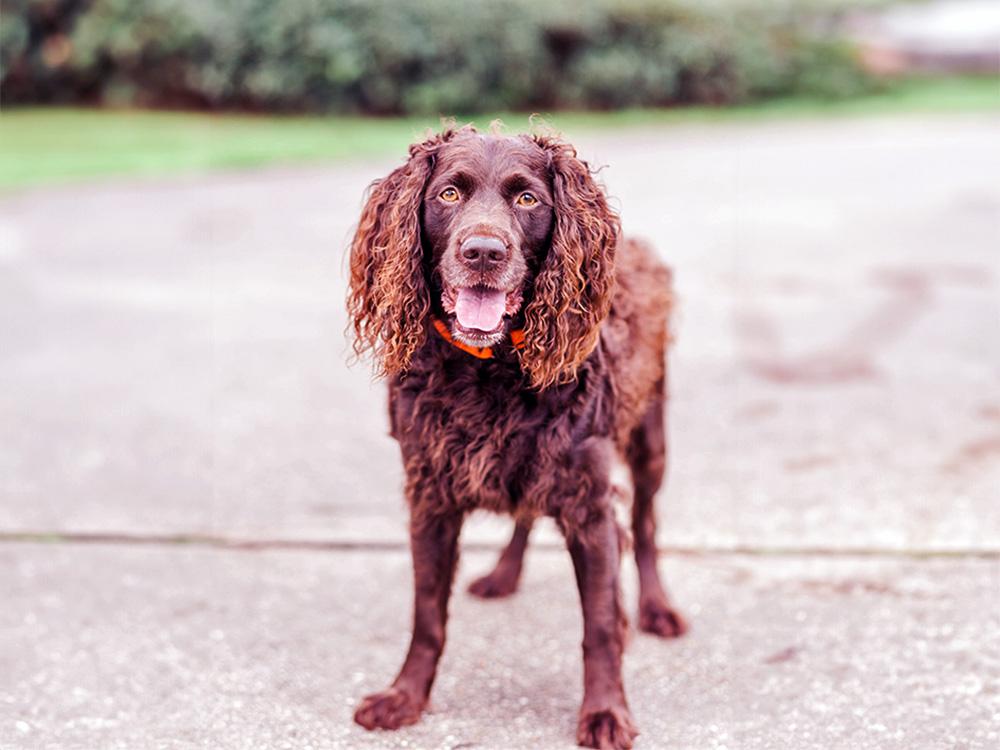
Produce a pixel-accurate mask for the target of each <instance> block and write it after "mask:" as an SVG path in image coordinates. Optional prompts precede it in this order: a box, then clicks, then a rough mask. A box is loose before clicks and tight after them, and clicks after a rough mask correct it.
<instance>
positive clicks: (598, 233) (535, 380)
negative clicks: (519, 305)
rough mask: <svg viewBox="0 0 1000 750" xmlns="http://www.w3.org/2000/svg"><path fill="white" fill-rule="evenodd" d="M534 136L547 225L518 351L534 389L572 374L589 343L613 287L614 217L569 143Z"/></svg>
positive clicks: (593, 340)
mask: <svg viewBox="0 0 1000 750" xmlns="http://www.w3.org/2000/svg"><path fill="white" fill-rule="evenodd" d="M534 141H535V143H537V144H538V145H539V146H541V147H542V148H543V149H545V150H546V151H547V152H548V154H549V158H550V165H551V167H550V169H551V173H552V187H553V195H554V198H555V227H554V228H553V231H552V241H551V244H550V246H549V250H548V255H547V256H546V258H545V261H544V263H543V265H542V268H541V270H540V271H539V273H538V276H537V277H536V278H535V284H534V297H533V298H532V300H531V302H530V303H529V304H528V306H527V308H525V312H524V317H525V321H524V322H525V325H524V343H525V346H524V348H523V349H522V350H521V351H520V357H521V367H522V368H523V369H524V370H525V372H527V373H528V375H529V376H530V378H531V382H532V385H534V386H535V387H536V388H539V389H541V388H546V387H548V386H550V385H554V384H557V383H565V382H568V381H571V380H573V379H574V378H575V377H576V372H577V369H578V368H579V366H580V364H582V363H583V361H584V360H585V359H586V358H587V356H588V355H589V354H590V353H591V352H592V351H593V350H594V347H595V346H596V345H597V340H598V336H599V334H600V325H601V322H602V321H603V320H604V318H605V317H607V314H608V310H609V309H610V307H611V297H612V294H613V293H614V260H615V249H616V248H617V245H618V237H619V233H620V224H619V220H618V216H617V215H616V214H615V213H614V212H613V211H612V210H611V209H610V208H609V207H608V202H607V199H606V197H605V195H604V191H603V190H602V189H601V188H600V187H598V185H597V184H596V183H595V182H594V179H593V177H592V176H591V174H590V169H589V167H588V166H587V164H586V163H585V162H583V161H581V160H580V159H578V158H577V156H576V150H575V149H574V148H573V147H572V146H570V145H569V144H567V143H563V142H562V141H559V140H557V139H554V138H549V137H545V136H535V137H534Z"/></svg>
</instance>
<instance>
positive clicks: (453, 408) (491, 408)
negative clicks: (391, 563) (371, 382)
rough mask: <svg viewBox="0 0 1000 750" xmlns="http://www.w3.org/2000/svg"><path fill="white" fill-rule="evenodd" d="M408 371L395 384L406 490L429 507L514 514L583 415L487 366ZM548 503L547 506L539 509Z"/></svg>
mask: <svg viewBox="0 0 1000 750" xmlns="http://www.w3.org/2000/svg"><path fill="white" fill-rule="evenodd" d="M447 374H448V373H433V374H431V375H429V376H425V377H419V376H417V377H409V378H407V380H406V381H404V382H403V383H400V384H394V386H393V390H392V391H391V413H392V420H393V432H394V435H395V436H396V437H397V439H398V440H399V442H400V446H401V448H402V453H403V460H404V464H405V469H406V479H407V495H408V497H409V500H410V502H411V503H413V504H416V505H420V506H423V507H425V508H434V507H436V508H441V509H447V508H455V509H466V510H468V509H474V508H485V509H488V510H493V511H498V512H510V513H516V512H518V511H519V510H525V508H524V507H523V502H524V499H525V498H526V497H527V496H529V495H530V494H531V493H530V489H531V487H532V485H534V484H535V483H536V482H537V480H538V474H539V471H544V470H545V465H546V464H548V463H551V462H552V461H558V460H560V455H559V454H560V453H565V452H566V451H568V450H569V449H570V444H569V443H568V442H567V441H565V440H562V441H560V440H559V439H558V438H557V437H556V436H557V435H559V434H562V435H564V436H565V435H568V434H569V433H571V432H572V431H573V424H574V423H576V422H578V419H577V418H576V416H575V410H574V409H573V408H572V404H571V401H572V400H571V399H565V398H558V397H555V398H554V397H552V396H551V395H550V396H547V397H539V395H538V394H537V393H535V392H533V391H531V390H530V389H528V388H525V387H523V383H522V381H521V380H520V379H519V378H518V379H514V378H504V377H503V375H502V373H500V374H497V373H496V372H491V371H490V370H488V369H483V370H473V371H466V372H462V373H460V374H459V375H457V376H452V377H446V375H447ZM538 510H543V509H538Z"/></svg>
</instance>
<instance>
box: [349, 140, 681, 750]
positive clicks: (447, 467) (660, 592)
mask: <svg viewBox="0 0 1000 750" xmlns="http://www.w3.org/2000/svg"><path fill="white" fill-rule="evenodd" d="M526 195H527V197H525V196H526ZM670 285H671V282H670V272H669V270H668V269H667V268H666V267H665V266H663V265H662V264H661V263H660V262H659V261H658V260H656V258H655V256H654V253H653V252H652V250H651V249H650V248H649V247H648V246H647V245H644V244H642V243H639V242H636V241H631V240H622V239H621V238H620V229H619V222H618V218H617V216H616V215H615V214H614V212H613V211H612V210H611V209H610V208H609V207H608V203H607V200H606V198H605V195H604V192H603V190H602V189H601V188H600V187H599V186H598V185H597V184H596V183H595V181H594V179H593V177H592V174H591V171H590V169H589V168H588V167H587V165H586V163H585V162H583V161H581V160H579V159H578V158H577V156H576V152H575V151H574V149H573V148H572V147H571V146H569V145H567V144H565V143H563V142H562V141H559V140H558V139H556V138H552V137H542V136H534V137H530V136H517V137H504V136H499V135H496V134H489V135H483V134H479V133H477V132H476V131H474V130H472V129H471V128H462V129H458V130H446V131H445V132H443V133H441V134H440V135H437V136H434V137H433V138H430V139H428V140H427V141H425V142H424V143H421V144H419V145H416V146H414V147H412V148H411V149H410V158H409V160H408V162H407V163H406V164H405V165H404V166H402V167H400V168H399V169H396V170H395V171H393V172H392V173H391V174H390V175H389V176H388V177H387V178H385V179H384V180H382V181H380V182H378V183H376V184H375V186H374V187H373V189H372V191H371V194H370V196H369V198H368V202H367V204H366V206H365V208H364V211H363V213H362V217H361V222H360V224H359V227H358V231H357V234H356V235H355V238H354V242H353V243H352V246H351V287H350V294H349V298H348V309H349V311H350V313H351V316H352V321H353V329H354V333H355V338H356V340H355V350H356V351H357V352H358V353H359V354H360V353H363V352H365V351H371V352H372V353H373V355H374V358H375V360H376V368H377V370H378V371H379V372H381V373H384V374H388V375H389V376H391V377H390V380H389V413H390V421H391V425H392V434H393V436H394V437H395V438H396V439H397V440H398V441H399V444H400V448H401V452H402V458H403V463H404V467H405V473H406V488H405V492H406V498H407V501H408V504H409V508H410V529H411V547H412V550H413V563H414V573H415V582H416V596H415V604H414V608H415V609H414V630H413V640H412V643H411V646H410V650H409V653H408V655H407V658H406V661H405V662H404V665H403V668H402V670H401V671H400V673H399V675H398V676H397V678H396V680H395V681H394V682H393V684H392V686H391V687H390V688H389V689H388V690H387V691H384V692H382V693H377V694H375V695H373V696H369V697H368V698H366V699H365V701H364V702H363V704H362V705H361V707H360V708H359V709H358V712H357V714H356V716H355V718H356V720H357V721H358V722H359V723H360V724H362V725H363V726H365V727H367V728H374V727H383V728H395V727H398V726H401V725H403V724H407V723H411V722H413V721H416V720H417V718H418V717H419V715H420V712H421V711H422V709H423V707H424V706H425V704H426V702H427V699H428V696H429V693H430V689H431V685H432V684H433V680H434V674H435V672H436V668H437V663H438V659H439V657H440V655H441V652H442V650H443V648H444V640H445V624H446V620H447V603H448V597H449V594H450V589H451V582H452V578H453V575H454V571H455V566H456V563H457V556H458V547H457V542H458V535H459V532H460V529H461V525H462V520H463V518H464V516H465V514H466V513H467V512H469V511H472V510H476V509H486V510H490V511H494V512H499V513H506V514H509V515H511V516H513V517H514V518H516V519H517V521H518V530H517V531H516V532H515V536H514V538H513V539H512V542H511V545H510V546H509V547H508V549H507V550H506V551H505V552H504V555H503V556H502V557H501V560H500V563H499V565H498V568H497V570H496V571H494V573H493V574H491V575H490V576H488V577H486V578H485V579H483V580H482V581H479V582H477V584H475V585H474V587H473V591H474V592H475V593H477V594H479V595H481V596H489V597H495V596H504V595H507V594H510V593H512V592H513V591H514V589H515V588H516V585H517V580H518V577H519V575H520V571H521V568H522V556H523V553H524V549H525V547H526V544H527V538H528V533H529V532H530V528H531V524H532V522H533V521H534V519H536V518H538V517H539V516H543V515H547V516H551V517H553V518H554V519H555V520H556V522H557V523H558V525H559V527H560V528H561V529H562V530H563V532H564V533H565V535H566V538H567V544H568V547H569V550H570V552H571V556H572V558H573V562H574V568H575V571H576V578H577V586H578V588H579V590H580V596H581V603H582V606H583V611H584V700H583V706H582V708H581V713H580V723H579V732H578V741H579V742H580V743H581V744H584V745H588V746H595V747H596V746H601V747H605V746H607V747H620V748H628V747H631V743H632V739H633V737H634V736H635V734H636V730H635V728H634V722H633V721H632V718H631V715H630V713H629V711H628V705H627V702H626V699H625V690H624V686H623V684H622V677H621V659H622V652H623V649H624V641H625V631H626V628H625V625H626V617H625V614H624V610H623V608H622V606H621V602H620V593H619V583H618V579H619V567H620V558H621V555H622V554H623V551H624V549H625V546H626V543H627V539H628V538H629V534H627V533H625V532H624V530H623V529H622V527H621V525H620V524H619V523H618V521H617V511H620V510H621V509H622V508H626V509H627V507H628V506H629V505H630V504H631V506H632V519H631V523H630V524H629V525H630V527H631V532H632V534H631V535H632V536H633V537H634V541H635V556H636V562H637V564H638V566H639V571H640V626H641V627H642V628H643V629H646V630H649V631H651V632H656V633H657V634H659V635H663V636H668V635H679V634H680V633H681V632H683V627H684V625H683V620H682V619H681V617H680V615H679V614H677V613H676V611H675V610H674V608H673V607H672V605H671V604H670V601H669V599H668V597H667V595H666V592H665V589H664V588H663V585H662V583H661V581H660V578H659V574H658V572H657V569H656V548H655V538H654V536H655V519H654V513H653V496H654V494H655V492H656V490H657V489H658V488H659V486H660V483H661V481H662V477H663V471H664V467H665V462H666V439H665V429H664V413H665V404H666V387H665V384H666V365H665V355H666V349H667V346H668V344H669V313H670V308H671V292H670ZM432 318H437V319H438V320H440V321H443V324H444V325H445V326H446V328H447V329H448V331H449V332H450V337H451V338H452V339H453V341H454V342H457V343H460V344H463V345H465V346H475V347H480V346H489V347H491V350H492V357H491V358H485V359H480V358H477V357H474V356H472V355H471V354H469V353H468V352H467V351H463V350H462V349H460V348H458V347H457V346H456V345H455V344H454V343H452V342H450V341H448V340H445V338H444V337H442V336H440V335H438V334H437V333H436V332H435V331H434V329H433V327H432ZM517 329H521V330H523V332H524V346H523V348H517V347H515V346H513V344H512V339H511V336H510V333H511V331H513V330H517Z"/></svg>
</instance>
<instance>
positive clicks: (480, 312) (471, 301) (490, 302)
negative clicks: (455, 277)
mask: <svg viewBox="0 0 1000 750" xmlns="http://www.w3.org/2000/svg"><path fill="white" fill-rule="evenodd" d="M506 305H507V295H506V293H504V292H502V291H500V290H498V289H469V288H465V289H459V290H458V296H457V297H456V299H455V315H456V316H458V322H459V323H461V324H462V327H463V328H475V329H477V330H480V331H492V330H494V329H495V328H496V327H497V326H499V325H500V319H501V318H502V317H503V311H504V308H505V307H506Z"/></svg>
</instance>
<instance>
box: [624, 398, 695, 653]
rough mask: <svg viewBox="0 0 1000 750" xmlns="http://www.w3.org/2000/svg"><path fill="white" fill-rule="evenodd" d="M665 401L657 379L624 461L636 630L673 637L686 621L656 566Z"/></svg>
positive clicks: (664, 450)
mask: <svg viewBox="0 0 1000 750" xmlns="http://www.w3.org/2000/svg"><path fill="white" fill-rule="evenodd" d="M666 403H667V402H666V393H665V388H664V382H663V381H662V380H661V381H660V382H659V383H658V384H657V397H656V398H655V399H654V400H653V402H652V403H651V405H650V407H649V410H648V411H647V412H646V415H645V416H644V417H643V420H642V422H641V423H640V425H639V426H638V427H636V428H635V430H634V431H633V432H632V436H631V440H630V442H629V447H628V462H629V465H630V466H631V468H632V481H633V484H634V485H635V500H634V502H633V505H632V536H633V540H634V545H635V562H636V565H637V566H638V568H639V629H640V630H644V631H645V632H647V633H653V634H654V635H658V636H661V637H663V638H675V637H677V636H679V635H683V634H684V632H685V631H686V630H687V623H686V622H685V621H684V618H683V617H682V616H681V614H680V613H679V612H678V611H677V610H676V609H675V608H674V606H673V605H672V604H671V602H670V597H669V596H668V595H667V591H666V588H665V587H664V585H663V581H662V580H661V579H660V572H659V570H658V568H657V565H656V562H657V561H656V505H655V497H656V492H657V490H659V488H660V485H661V484H662V483H663V475H664V473H665V471H666V466H667V434H666Z"/></svg>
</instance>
